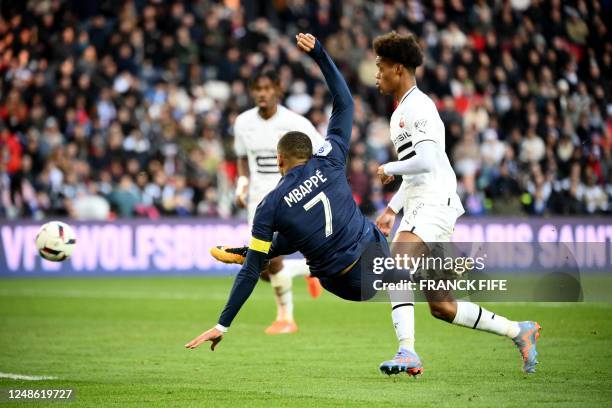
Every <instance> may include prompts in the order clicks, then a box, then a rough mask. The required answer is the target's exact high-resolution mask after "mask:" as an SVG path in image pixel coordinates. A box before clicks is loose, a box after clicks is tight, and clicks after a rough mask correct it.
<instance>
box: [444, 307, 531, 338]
mask: <svg viewBox="0 0 612 408" xmlns="http://www.w3.org/2000/svg"><path fill="white" fill-rule="evenodd" d="M453 324H457V325H459V326H464V327H469V328H471V329H476V330H482V331H487V332H490V333H495V334H499V335H500V336H507V337H510V338H514V337H516V336H518V334H519V331H520V328H519V325H518V323H517V322H514V321H512V320H508V319H506V318H505V317H503V316H500V315H497V314H495V313H491V312H490V311H488V310H487V309H485V308H483V307H480V306H478V305H477V304H475V303H472V302H457V314H456V315H455V319H454V320H453Z"/></svg>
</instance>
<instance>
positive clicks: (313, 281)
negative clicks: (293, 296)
mask: <svg viewBox="0 0 612 408" xmlns="http://www.w3.org/2000/svg"><path fill="white" fill-rule="evenodd" d="M306 282H307V284H308V293H310V297H311V298H313V299H316V298H318V297H319V296H321V294H322V293H323V286H321V282H319V279H317V278H315V277H314V276H306Z"/></svg>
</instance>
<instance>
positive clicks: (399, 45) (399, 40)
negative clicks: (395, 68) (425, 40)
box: [373, 31, 423, 71]
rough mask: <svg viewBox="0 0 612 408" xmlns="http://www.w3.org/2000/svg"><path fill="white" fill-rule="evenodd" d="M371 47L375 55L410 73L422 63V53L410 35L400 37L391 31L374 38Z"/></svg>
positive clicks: (415, 40) (413, 37)
mask: <svg viewBox="0 0 612 408" xmlns="http://www.w3.org/2000/svg"><path fill="white" fill-rule="evenodd" d="M373 45H374V51H375V52H376V55H378V56H379V57H382V58H384V59H388V60H390V61H393V62H397V63H399V64H402V65H403V66H405V67H406V68H408V69H409V70H411V71H414V70H415V69H416V68H417V67H418V66H420V65H421V64H422V63H423V51H422V50H421V46H420V45H419V43H418V41H417V39H416V37H415V36H414V35H412V34H408V35H401V34H398V33H397V32H395V31H391V32H390V33H387V34H384V35H380V36H378V37H376V38H375V39H374V43H373Z"/></svg>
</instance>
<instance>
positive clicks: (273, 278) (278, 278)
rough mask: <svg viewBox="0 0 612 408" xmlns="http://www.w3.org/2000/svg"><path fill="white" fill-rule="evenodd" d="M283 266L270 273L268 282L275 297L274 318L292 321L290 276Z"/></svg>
mask: <svg viewBox="0 0 612 408" xmlns="http://www.w3.org/2000/svg"><path fill="white" fill-rule="evenodd" d="M288 275H289V274H288V273H287V272H285V270H284V268H283V269H282V270H281V271H280V272H278V273H276V274H273V275H272V274H270V284H271V285H272V289H274V296H275V298H276V320H285V321H293V291H292V284H293V282H292V281H291V277H290V276H288Z"/></svg>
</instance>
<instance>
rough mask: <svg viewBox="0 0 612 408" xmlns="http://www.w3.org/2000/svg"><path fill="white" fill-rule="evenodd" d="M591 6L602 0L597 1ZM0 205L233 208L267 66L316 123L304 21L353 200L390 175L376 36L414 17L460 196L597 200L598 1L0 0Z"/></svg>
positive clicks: (601, 39)
mask: <svg viewBox="0 0 612 408" xmlns="http://www.w3.org/2000/svg"><path fill="white" fill-rule="evenodd" d="M604 3H605V2H604ZM0 6H1V11H2V18H1V19H0V55H1V60H0V77H1V82H0V218H18V217H34V218H42V217H48V216H51V215H58V216H61V215H68V216H72V217H77V218H106V217H114V216H116V217H135V216H140V217H149V218H156V217H159V216H163V215H175V216H190V215H202V216H215V217H233V216H237V215H238V214H237V209H236V208H235V206H234V204H233V191H234V183H235V180H236V157H235V155H234V153H233V135H232V125H233V122H234V120H235V118H236V116H237V115H238V114H239V113H240V112H242V111H244V110H246V109H248V108H250V107H251V106H252V105H251V101H250V98H249V95H248V80H249V78H251V77H252V76H253V74H254V73H255V72H257V71H259V70H261V69H265V68H269V67H272V68H274V69H275V70H276V71H277V72H278V73H279V76H280V78H281V82H282V87H283V90H284V96H283V103H284V104H285V105H286V106H287V107H289V108H290V109H292V110H294V111H296V112H298V113H300V114H303V115H305V116H306V117H308V118H309V119H310V120H311V121H312V122H313V124H315V126H316V127H317V128H318V129H319V130H320V132H321V133H322V134H325V129H326V125H327V118H328V114H329V109H330V108H329V102H330V101H329V97H328V95H327V92H326V88H325V86H324V84H323V82H322V78H321V76H320V74H319V71H318V69H317V68H316V66H314V65H313V63H312V62H311V61H310V60H309V59H308V58H306V57H304V56H303V55H302V54H301V53H300V52H299V51H298V50H297V49H296V48H295V46H294V40H293V36H294V34H295V33H297V32H299V31H303V32H312V33H313V34H315V35H316V36H317V37H318V38H319V39H320V40H321V41H322V42H323V43H324V45H325V46H326V47H327V49H328V51H329V52H330V54H331V55H332V57H333V58H334V59H335V61H336V62H337V64H338V66H339V67H340V68H341V70H342V72H343V74H344V75H345V77H346V79H347V81H348V83H349V86H350V88H351V90H352V92H353V94H354V98H355V102H356V114H355V121H354V127H353V136H352V139H353V144H352V149H351V161H350V163H349V165H348V167H347V173H348V176H349V177H350V181H351V184H352V187H353V190H354V196H355V199H356V201H357V202H358V203H359V205H360V206H361V208H362V209H363V210H364V211H365V212H366V213H368V214H374V213H375V212H376V211H378V210H380V209H382V208H384V206H385V205H386V202H387V200H388V199H389V198H390V195H391V194H392V192H393V190H394V188H397V186H398V185H397V183H396V184H395V185H391V186H385V187H383V186H382V185H381V184H380V182H379V181H378V180H377V179H376V178H375V177H374V175H375V171H376V168H377V167H378V165H379V164H380V163H385V162H387V161H390V160H394V157H395V154H394V152H393V149H392V146H391V143H390V140H389V129H388V119H389V117H390V114H391V113H392V111H393V108H394V102H393V101H392V100H390V98H389V97H385V96H382V95H379V94H378V92H377V90H376V88H375V72H376V67H375V64H374V59H375V56H374V54H373V52H372V48H371V42H372V39H373V38H374V37H375V36H377V35H379V34H384V33H386V32H389V31H391V30H397V31H399V32H400V33H404V32H408V31H410V32H413V33H414V34H415V35H417V36H418V38H419V39H420V42H421V45H422V47H423V49H424V51H425V55H426V58H425V65H424V67H422V68H421V69H419V70H418V72H417V76H418V86H419V88H420V89H422V90H423V91H424V92H426V93H427V94H429V95H430V96H431V97H432V98H433V99H434V101H435V102H436V104H437V105H438V108H439V111H440V115H441V117H442V119H443V120H444V123H445V125H446V150H447V153H448V155H449V157H450V159H451V162H452V164H453V166H454V168H455V171H456V173H457V177H458V184H459V193H460V196H461V197H462V200H463V202H464V206H465V208H466V210H467V213H468V214H470V215H473V216H477V215H482V214H504V215H518V214H525V213H529V214H580V215H583V214H597V213H605V212H608V209H609V201H610V197H611V195H612V184H611V183H610V180H611V178H610V175H611V174H612V161H611V159H610V132H611V130H612V126H611V125H612V122H611V121H610V115H611V114H612V105H610V103H609V99H608V97H609V92H610V89H611V88H610V68H611V62H612V61H611V59H612V45H611V43H610V42H609V41H608V39H609V38H610V33H609V31H608V27H607V26H606V23H605V21H611V20H610V9H609V8H606V7H609V3H608V6H605V4H602V3H600V2H599V1H580V0H579V1H560V0H557V1H555V0H552V1H536V0H493V1H486V0H475V1H469V0H465V1H462V0H449V1H443V0H431V1H425V0H423V1H419V0H405V1H365V0H355V1H337V0H318V1H307V0H274V1H272V0H270V1H243V2H240V1H239V0H226V1H212V0H182V1H181V0H175V1H170V0H169V1H161V0H125V1H119V0H102V1H99V2H87V1H79V0H74V1H67V0H66V1H63V0H36V1H35V0H27V1H26V0H23V1H17V2H14V1H2V2H0Z"/></svg>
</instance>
